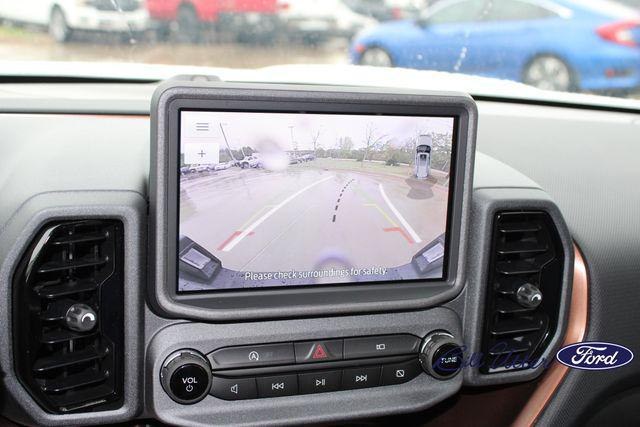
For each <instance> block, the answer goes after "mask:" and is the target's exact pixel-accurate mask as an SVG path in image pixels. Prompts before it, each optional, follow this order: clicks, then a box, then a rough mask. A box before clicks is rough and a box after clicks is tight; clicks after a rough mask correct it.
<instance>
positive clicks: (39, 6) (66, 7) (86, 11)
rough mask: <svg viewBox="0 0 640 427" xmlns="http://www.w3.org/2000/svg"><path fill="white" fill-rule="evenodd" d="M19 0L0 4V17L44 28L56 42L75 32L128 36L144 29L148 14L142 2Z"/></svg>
mask: <svg viewBox="0 0 640 427" xmlns="http://www.w3.org/2000/svg"><path fill="white" fill-rule="evenodd" d="M117 4H118V6H119V8H120V10H117V9H116V7H115V6H114V2H112V1H111V0H19V1H11V0H6V1H0V18H2V19H4V20H5V21H11V22H16V23H23V24H32V25H39V26H43V27H47V28H48V29H49V34H51V36H52V37H53V38H54V39H55V40H56V41H58V42H66V41H68V40H69V39H71V37H72V35H73V33H74V32H78V31H105V32H111V33H122V34H129V33H131V32H132V31H133V32H134V33H142V32H144V31H145V30H147V28H148V23H149V15H148V13H147V10H146V9H145V8H144V6H143V4H142V0H118V2H117Z"/></svg>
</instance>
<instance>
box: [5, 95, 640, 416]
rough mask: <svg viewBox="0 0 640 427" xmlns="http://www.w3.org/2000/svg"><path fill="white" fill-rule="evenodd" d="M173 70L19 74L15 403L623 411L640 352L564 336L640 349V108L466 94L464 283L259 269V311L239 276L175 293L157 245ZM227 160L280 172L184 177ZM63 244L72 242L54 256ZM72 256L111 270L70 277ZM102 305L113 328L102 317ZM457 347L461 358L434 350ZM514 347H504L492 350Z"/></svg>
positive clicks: (235, 412)
mask: <svg viewBox="0 0 640 427" xmlns="http://www.w3.org/2000/svg"><path fill="white" fill-rule="evenodd" d="M186 86H189V85H186ZM266 86H268V85H266ZM155 90H157V85H156V84H155V83H150V84H114V83H111V84H99V83H82V84H79V83H76V84H65V83H42V84H29V83H19V84H18V83H16V84H6V85H2V87H0V141H2V144H1V146H0V165H1V167H0V194H1V195H2V196H1V198H0V287H1V292H2V294H3V295H5V297H4V298H2V299H1V300H0V325H2V326H1V327H0V369H1V371H2V378H1V382H2V388H1V389H0V405H1V407H0V410H1V412H2V415H3V416H4V417H5V418H7V419H9V420H11V421H13V422H15V423H18V424H24V425H92V424H113V423H134V422H136V420H155V421H158V422H161V423H166V424H171V425H210V424H215V425H295V424H308V423H309V424H315V423H345V422H354V421H356V420H363V419H366V420H370V421H372V422H374V423H375V422H380V423H386V422H390V421H393V420H394V419H393V418H385V417H390V416H396V417H405V418H397V419H402V420H404V421H405V422H407V423H411V424H421V425H442V424H445V423H450V422H457V423H463V424H464V423H471V422H472V423H473V424H474V425H500V424H503V425H506V424H511V423H515V424H516V425H533V424H538V425H557V424H561V423H562V424H569V425H576V424H589V423H590V422H592V423H594V424H592V425H598V424H597V422H598V420H600V421H602V420H603V419H607V418H602V417H611V416H612V412H611V407H610V406H609V403H610V401H609V400H605V397H606V396H611V395H619V396H622V397H628V396H632V395H633V391H634V390H637V383H636V384H635V385H634V382H633V378H636V379H637V377H638V375H640V368H638V365H637V364H633V363H632V364H629V365H627V366H626V367H623V368H621V369H619V370H616V371H608V372H607V376H598V374H599V373H593V372H590V371H585V370H577V369H569V368H567V367H566V366H564V365H560V364H558V362H556V361H555V354H556V352H557V351H558V350H559V349H560V348H561V347H562V346H563V345H566V344H571V343H574V342H580V341H610V342H617V343H620V344H622V345H625V346H627V347H629V348H630V349H632V350H634V351H640V347H639V344H638V343H640V340H638V339H637V338H638V336H637V331H636V328H635V327H634V326H635V325H636V324H637V323H638V321H639V320H640V318H639V316H640V315H639V314H638V310H637V309H636V304H635V300H637V298H636V295H635V293H636V289H637V288H636V286H637V283H638V278H639V277H640V262H639V261H640V260H639V259H638V254H640V247H639V246H640V243H639V242H640V240H639V239H638V238H637V237H638V236H640V222H639V221H638V220H637V218H638V216H639V215H640V204H638V200H640V189H639V187H638V186H637V185H636V183H637V182H638V167H637V158H638V157H639V156H640V146H639V145H638V144H637V135H638V130H639V129H640V116H639V115H638V111H634V110H632V109H618V110H616V109H614V108H612V109H605V108H598V107H584V106H581V105H578V104H563V105H561V104H553V103H548V104H544V103H517V102H513V101H512V100H507V99H488V98H483V97H475V102H473V100H472V99H471V98H468V101H465V102H469V103H471V102H473V105H474V107H473V108H477V115H475V114H476V113H474V114H473V115H472V117H471V120H470V124H469V129H471V132H470V133H471V134H472V135H471V136H470V138H472V137H473V136H475V138H472V139H473V142H474V143H475V146H473V145H469V147H470V152H469V156H468V157H467V158H466V161H467V162H466V163H465V166H464V170H465V171H467V172H468V173H469V177H468V180H464V182H462V181H460V182H458V183H457V185H460V191H461V193H460V194H462V193H464V194H465V199H464V200H465V202H464V203H463V205H464V208H461V212H462V214H461V215H462V217H464V219H463V220H461V222H460V224H461V229H460V230H459V233H457V234H455V238H456V241H457V243H459V245H460V257H459V264H458V265H457V267H456V268H457V271H458V273H459V275H458V276H456V277H457V280H456V281H455V284H453V285H452V287H451V286H448V285H447V284H446V283H439V282H438V283H437V284H434V285H433V286H431V287H429V289H428V293H425V292H423V291H422V290H420V289H421V288H420V289H419V288H417V287H414V288H412V287H407V289H408V290H406V292H405V291H403V292H404V293H399V292H400V290H399V289H400V288H394V287H392V286H388V287H387V286H386V285H385V286H382V287H379V288H374V290H372V291H371V292H370V293H369V294H368V295H360V294H356V293H355V291H353V292H351V293H345V294H340V295H341V296H340V298H343V299H344V300H340V299H338V297H337V296H336V297H335V298H334V296H330V297H326V296H325V295H324V294H323V295H316V294H313V293H309V294H305V295H308V297H307V299H306V300H296V299H292V298H289V297H288V296H286V295H285V296H282V295H280V294H278V295H279V296H276V297H274V296H273V295H275V294H270V293H269V292H270V291H268V290H257V291H255V292H258V293H257V294H256V295H259V297H258V298H256V299H255V300H251V303H250V304H253V305H251V308H252V310H249V309H247V304H248V303H247V302H246V300H247V299H246V298H245V299H232V298H226V297H224V296H225V295H228V294H220V295H222V296H223V297H218V294H215V296H214V297H210V298H209V297H207V298H204V297H203V294H202V293H194V294H185V295H174V298H173V300H172V301H174V302H176V301H177V303H176V304H169V303H168V300H166V299H164V300H163V297H162V295H160V296H159V294H158V292H159V291H158V289H159V287H160V286H161V285H164V283H165V282H167V281H169V279H167V277H169V278H170V276H165V275H164V272H165V270H164V267H159V266H163V265H164V264H163V263H162V261H163V260H164V261H165V262H166V260H167V259H168V258H170V256H168V257H167V256H166V254H165V252H163V250H164V249H165V248H167V247H168V245H170V244H171V240H170V239H167V240H162V239H159V236H161V235H162V236H164V235H165V234H164V231H159V230H164V229H163V228H162V227H161V224H162V221H163V220H166V218H165V217H163V216H159V215H160V214H159V211H162V207H163V206H165V207H166V206H168V205H169V203H168V202H167V201H166V200H164V199H163V198H162V197H161V195H162V194H165V193H166V194H169V192H168V190H166V188H165V187H163V186H162V185H160V184H158V177H159V176H164V177H166V176H174V175H172V174H167V172H166V171H163V169H162V167H159V166H158V165H159V164H161V162H162V160H163V159H164V158H160V159H158V158H157V157H158V156H159V154H158V153H161V152H162V147H159V146H158V145H157V141H158V140H161V139H162V138H161V137H160V136H159V132H160V133H161V129H163V127H162V126H163V125H164V124H163V119H162V114H160V113H158V112H157V111H155V112H154V111H153V108H152V107H151V105H152V96H153V93H154V91H155ZM359 90H364V91H366V89H362V88H360V89H359ZM469 105H471V104H469ZM152 116H153V117H152ZM475 119H477V123H476V122H474V120H475ZM252 126H255V123H252ZM292 132H293V130H292ZM291 138H292V139H293V136H292V137H291ZM152 147H153V148H152ZM160 157H161V156H160ZM313 161H318V159H315V160H313ZM313 161H310V162H306V163H302V162H301V163H300V164H295V165H293V166H291V167H296V168H304V167H309V165H312V164H313ZM225 173H233V174H236V173H243V174H245V175H247V174H257V173H262V171H258V169H257V168H248V169H246V170H245V169H244V168H240V167H239V166H237V167H236V166H232V167H230V169H229V170H219V171H214V170H212V171H206V172H200V171H198V172H193V173H192V174H200V175H198V176H197V177H196V178H193V176H192V174H191V175H189V176H187V177H185V178H184V179H185V181H186V180H187V178H188V179H189V180H198V179H206V178H202V176H209V175H211V176H214V175H216V174H217V175H220V176H223V175H224V174H225ZM247 176H249V175H247ZM160 182H162V180H160ZM463 184H464V185H463ZM345 187H346V184H345ZM343 191H344V190H343ZM340 194H342V193H340ZM383 194H384V193H383ZM332 197H333V196H332ZM461 206H462V205H461ZM238 209H239V208H238ZM338 209H339V208H338V206H337V205H336V207H335V211H337V212H340V211H339V210H338ZM334 221H335V217H334ZM309 233H310V235H311V232H309ZM248 234H249V232H247V235H248ZM192 237H193V236H192ZM222 237H226V236H222ZM250 238H255V237H247V239H250ZM302 239H303V240H304V236H302ZM425 243H426V242H425ZM56 245H57V246H56ZM83 245H84V246H83ZM61 247H63V248H64V251H65V252H64V253H65V256H67V257H68V258H67V261H65V262H62V263H61V262H60V261H59V260H58V259H57V258H55V257H54V255H51V254H56V253H58V252H56V251H58V250H59V248H61ZM83 248H89V249H83ZM377 250H378V251H382V248H378V249H377ZM83 251H84V252H83ZM69 254H71V255H69ZM49 255H51V256H49ZM282 256H283V257H286V256H287V255H286V253H283V254H282ZM76 261H77V262H76ZM74 262H76V263H75V264H74ZM81 262H90V263H93V264H92V265H91V266H89V267H90V268H88V269H87V268H86V267H87V266H86V265H80V264H81ZM71 269H77V270H78V271H82V272H83V273H82V274H85V273H84V272H86V271H91V272H92V274H93V276H90V275H85V276H78V277H79V278H78V280H77V281H76V282H73V284H69V283H59V282H55V280H59V279H58V276H56V274H58V272H67V271H70V270H71ZM74 271H75V270H74ZM87 274H88V273H87ZM38 275H41V276H38ZM38 277H40V279H39V278H38ZM42 277H45V278H46V280H52V281H54V282H55V283H53V282H47V283H45V284H43V283H42V282H39V281H38V280H41V278H42ZM523 277H524V278H526V280H525V279H523ZM531 277H535V278H536V279H535V280H536V281H535V282H534V283H533V285H532V284H531V283H529V282H531V281H532V279H529V278H531ZM96 282H100V283H102V285H101V286H100V287H96V285H95V283H96ZM534 285H535V286H534ZM83 286H84V287H83ZM171 286H173V285H171ZM374 286H377V285H374ZM402 289H404V288H402ZM252 292H253V291H252ZM537 293H539V294H540V295H539V296H538V297H539V298H542V301H543V302H542V303H541V304H540V303H539V302H537V303H536V302H535V298H538V297H536V296H535V295H537ZM334 294H335V295H338V293H337V292H334ZM520 294H524V295H523V296H522V295H520ZM163 295H164V294H163ZM323 298H327V300H326V302H325V303H324V304H323V303H322V301H323ZM332 298H333V299H332ZM185 301H186V302H185ZM212 301H213V302H212ZM355 301H357V302H358V303H359V305H358V304H355V303H354V302H355ZM527 301H528V302H527ZM281 303H282V304H284V303H286V306H284V305H278V304H281ZM346 303H349V304H346ZM216 304H218V305H217V306H216ZM222 305H223V307H221V306H222ZM71 306H73V307H75V308H74V310H76V311H77V312H69V311H68V309H69V307H71ZM83 306H84V308H83ZM87 306H88V307H89V308H90V309H91V310H85V309H86V307H87ZM185 307H187V308H185ZM83 310H85V311H83ZM87 315H88V316H89V320H88V321H89V322H91V321H94V323H95V322H97V325H98V327H95V326H94V323H92V324H91V328H93V329H87V328H85V326H86V325H85V324H84V323H83V322H84V321H85V320H84V319H86V316H87ZM91 316H94V317H95V316H97V318H94V319H93V320H91ZM70 317H71V320H69V319H70ZM34 319H35V320H34ZM74 322H75V323H74ZM60 325H63V326H60ZM74 325H75V326H74ZM498 341H500V342H504V343H506V345H507V347H506V348H502V347H496V346H495V345H494V344H496V343H497V342H498ZM445 350H446V351H445ZM454 350H455V351H459V353H456V352H452V351H454ZM443 354H447V355H448V356H453V358H454V359H455V360H453V363H454V365H455V368H454V369H452V370H447V369H444V368H446V366H444V367H443V366H439V367H436V366H435V365H434V364H433V363H432V362H433V361H434V360H436V359H438V360H443V359H442V355H443ZM478 355H480V356H478ZM514 355H515V357H516V359H515V362H514V363H512V365H510V366H507V367H497V365H495V366H494V365H492V364H491V363H479V362H477V361H476V359H474V357H476V356H477V357H484V358H488V359H489V361H494V360H495V359H498V358H500V357H504V356H511V357H513V356H514ZM519 355H529V356H531V355H535V358H534V359H535V360H534V359H531V358H520V359H518V357H520V356H519ZM458 356H459V357H458ZM518 360H519V361H518ZM476 362H477V363H476ZM443 363H445V365H446V363H447V362H446V360H445V362H443ZM438 368H442V370H439V369H438ZM596 377H597V378H598V380H597V381H594V378H596ZM635 393H636V394H635V395H636V396H637V391H636V392H635ZM194 396H195V397H194ZM607 402H609V403H607ZM490 408H493V410H491V409H490ZM628 408H629V406H628V407H627V409H626V410H629V409H628ZM616 412H617V414H618V416H623V415H624V413H625V409H620V408H618V409H616ZM407 414H410V415H407ZM407 417H411V418H407ZM598 417H600V418H598ZM397 419H395V420H397Z"/></svg>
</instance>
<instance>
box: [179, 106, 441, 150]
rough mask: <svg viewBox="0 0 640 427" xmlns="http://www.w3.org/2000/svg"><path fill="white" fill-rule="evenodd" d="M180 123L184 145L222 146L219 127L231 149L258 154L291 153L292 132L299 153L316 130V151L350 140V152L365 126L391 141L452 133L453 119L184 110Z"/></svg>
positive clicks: (359, 144) (360, 139) (361, 143)
mask: <svg viewBox="0 0 640 427" xmlns="http://www.w3.org/2000/svg"><path fill="white" fill-rule="evenodd" d="M181 123H182V130H181V138H182V142H183V143H189V142H206V143H210V142H215V143H219V144H221V146H223V145H224V139H223V136H222V132H221V130H220V123H222V126H223V127H224V131H225V133H226V135H227V138H228V140H229V144H230V145H231V148H232V149H238V148H240V147H242V146H250V147H253V148H255V149H258V150H259V149H260V146H261V145H263V144H264V143H265V142H266V143H267V144H269V145H271V144H274V143H275V144H276V145H278V146H279V147H280V148H281V149H282V150H285V151H289V150H293V144H292V139H291V133H292V132H293V140H294V141H295V142H297V145H298V150H312V149H313V145H312V141H313V136H314V135H315V134H316V133H317V132H318V131H320V137H319V139H318V143H319V145H318V146H319V147H322V148H325V149H329V148H336V146H337V141H338V139H339V138H341V137H350V138H351V139H352V140H353V143H354V148H356V149H357V148H362V147H363V146H364V142H365V137H366V132H367V126H368V125H372V126H373V127H374V129H375V132H374V135H375V137H376V138H377V137H379V136H383V135H384V136H385V138H384V140H388V139H392V140H393V141H395V142H396V143H401V142H403V141H404V140H405V139H407V138H409V137H413V136H416V135H419V134H422V133H432V132H435V133H445V134H446V133H449V134H451V133H452V132H453V118H445V117H399V116H371V115H368V116H365V115H337V114H299V113H246V112H242V113H233V112H201V111H185V112H183V113H182V122H181Z"/></svg>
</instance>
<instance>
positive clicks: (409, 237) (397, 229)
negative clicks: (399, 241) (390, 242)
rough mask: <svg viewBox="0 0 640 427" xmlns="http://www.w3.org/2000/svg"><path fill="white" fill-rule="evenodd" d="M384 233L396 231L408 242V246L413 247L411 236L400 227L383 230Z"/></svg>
mask: <svg viewBox="0 0 640 427" xmlns="http://www.w3.org/2000/svg"><path fill="white" fill-rule="evenodd" d="M384 231H386V232H391V231H397V232H398V233H400V234H402V237H404V238H405V239H406V240H407V242H409V244H410V245H413V244H414V243H415V242H414V241H413V239H412V238H411V236H409V235H408V234H407V232H406V231H404V230H403V229H402V228H400V227H393V228H385V229H384Z"/></svg>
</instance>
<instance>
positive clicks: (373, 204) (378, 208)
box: [363, 203, 398, 228]
mask: <svg viewBox="0 0 640 427" xmlns="http://www.w3.org/2000/svg"><path fill="white" fill-rule="evenodd" d="M363 206H366V207H369V208H376V209H377V210H378V212H380V213H381V214H382V216H383V217H385V219H386V220H387V221H388V222H389V224H391V225H393V227H395V228H397V227H398V224H396V222H395V221H394V220H393V219H392V218H391V217H390V216H389V215H388V214H387V213H386V212H385V211H384V209H382V208H381V207H380V206H378V205H377V204H376V203H365V204H364V205H363Z"/></svg>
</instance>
